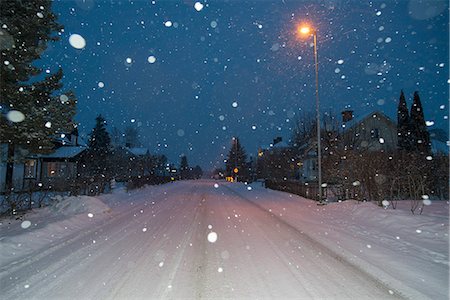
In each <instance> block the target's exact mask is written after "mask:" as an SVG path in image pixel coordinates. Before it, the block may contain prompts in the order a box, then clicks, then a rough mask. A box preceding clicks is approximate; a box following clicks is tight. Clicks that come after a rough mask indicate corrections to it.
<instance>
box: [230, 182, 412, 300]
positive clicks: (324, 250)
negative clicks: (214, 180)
mask: <svg viewBox="0 0 450 300" xmlns="http://www.w3.org/2000/svg"><path fill="white" fill-rule="evenodd" d="M222 186H223V187H224V188H226V189H227V190H228V191H230V192H231V193H232V194H234V195H236V196H237V198H240V199H242V200H244V201H245V202H246V203H248V204H250V205H251V206H253V207H255V208H257V209H258V210H259V211H260V212H263V213H264V214H266V215H267V216H270V217H271V218H273V219H274V220H276V221H277V222H278V223H279V224H280V227H281V226H282V227H284V228H285V229H286V230H288V231H290V232H292V234H294V235H296V236H297V237H298V238H299V239H305V240H306V241H308V242H309V243H310V244H311V245H314V247H316V248H317V251H318V252H320V253H324V254H327V255H328V256H329V257H331V258H333V259H335V260H336V261H338V262H339V263H341V264H342V265H343V266H345V267H346V268H348V269H351V270H353V271H354V272H355V273H356V274H359V275H360V276H361V278H366V280H367V282H374V283H375V286H376V287H377V288H379V289H380V291H383V292H385V294H386V298H394V299H395V298H398V299H406V297H405V296H404V295H403V294H402V293H400V292H399V291H398V290H396V289H395V288H393V287H391V286H389V285H388V284H387V283H385V282H383V281H382V280H381V279H379V278H377V277H374V276H373V275H372V274H370V273H368V272H367V271H365V270H364V269H362V268H360V267H359V266H358V265H355V264H354V263H352V262H350V261H348V260H347V259H346V258H345V257H343V256H341V255H339V254H338V253H336V252H334V251H333V250H332V249H330V248H328V247H326V246H325V245H323V244H322V243H320V242H319V241H317V240H315V239H314V238H313V237H311V236H310V235H308V234H306V233H305V232H302V231H300V230H299V229H297V228H296V227H295V226H293V225H291V224H290V223H288V222H287V221H286V220H284V219H282V218H281V217H279V216H277V215H275V214H274V213H272V212H269V211H267V210H266V209H265V208H264V207H262V206H261V205H259V204H257V203H255V202H254V201H252V200H250V199H248V198H246V197H245V196H243V195H242V194H240V193H238V192H237V191H235V190H233V189H232V188H230V187H229V186H227V185H222ZM266 238H267V236H266ZM267 239H270V238H267ZM389 290H391V291H393V292H394V295H390V294H388V293H387V291H389Z"/></svg>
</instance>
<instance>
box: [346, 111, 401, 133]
mask: <svg viewBox="0 0 450 300" xmlns="http://www.w3.org/2000/svg"><path fill="white" fill-rule="evenodd" d="M371 117H373V118H376V117H378V118H379V117H382V118H385V119H386V120H388V121H389V122H391V123H392V124H393V125H395V122H394V121H392V120H391V119H390V118H389V117H388V116H386V115H385V114H384V113H382V112H380V111H372V112H370V113H366V114H362V115H359V116H358V117H354V118H353V119H351V120H350V121H348V122H345V124H346V125H347V126H345V127H344V131H346V130H348V129H350V128H353V127H355V126H357V125H358V124H361V123H363V122H364V121H365V120H367V119H368V118H371Z"/></svg>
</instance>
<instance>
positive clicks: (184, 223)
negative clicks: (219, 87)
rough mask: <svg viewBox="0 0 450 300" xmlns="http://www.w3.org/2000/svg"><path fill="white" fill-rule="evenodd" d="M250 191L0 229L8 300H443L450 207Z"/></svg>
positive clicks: (84, 203) (95, 209)
mask: <svg viewBox="0 0 450 300" xmlns="http://www.w3.org/2000/svg"><path fill="white" fill-rule="evenodd" d="M408 205H409V202H405V203H401V204H399V208H398V209H396V210H392V209H387V210H384V209H382V208H379V207H377V206H375V205H373V204H371V203H357V202H353V201H346V202H342V203H333V204H329V205H326V206H317V205H316V204H315V202H313V201H311V200H307V199H304V198H301V197H298V196H295V195H290V194H287V193H281V192H277V191H272V190H267V189H264V188H262V187H261V186H258V185H257V184H254V185H249V186H246V185H244V184H230V183H225V182H222V181H207V180H205V181H188V182H176V183H171V184H167V185H162V186H152V187H146V188H143V189H140V190H136V191H132V192H130V193H126V192H125V191H123V190H121V189H119V190H117V191H114V193H112V194H108V195H102V196H100V197H95V198H94V197H78V198H67V199H65V200H63V201H61V202H60V203H58V204H56V205H54V206H53V207H49V208H44V209H39V210H34V211H33V212H30V213H28V214H27V215H26V216H25V217H24V219H23V220H10V219H2V220H1V221H0V222H1V223H0V233H1V235H0V248H1V251H0V283H1V287H2V288H1V290H2V298H5V299H29V298H37V299H48V298H53V299H63V298H64V299H67V298H72V299H94V298H95V299H106V298H107V299H153V298H158V299H159V298H169V299H178V298H205V299H212V298H214V299H216V298H237V299H241V298H247V299H250V298H251V299H255V298H275V299H286V298H296V299H305V298H334V299H350V298H351V299H363V298H371V299H374V298H375V299H380V298H382V299H384V298H412V299H427V298H428V299H448V291H449V288H448V285H449V273H448V272H449V253H448V242H449V240H448V202H445V201H440V202H432V203H431V205H429V206H426V207H425V209H424V212H423V214H422V215H412V214H411V212H410V211H409V210H408Z"/></svg>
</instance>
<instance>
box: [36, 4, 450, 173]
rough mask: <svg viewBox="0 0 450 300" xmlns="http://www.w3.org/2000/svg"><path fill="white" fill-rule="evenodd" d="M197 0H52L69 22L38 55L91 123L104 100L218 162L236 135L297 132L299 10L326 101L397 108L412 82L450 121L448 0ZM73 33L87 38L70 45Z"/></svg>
mask: <svg viewBox="0 0 450 300" xmlns="http://www.w3.org/2000/svg"><path fill="white" fill-rule="evenodd" d="M195 2H196V1H188V0H185V1H133V2H128V1H94V0H86V1H66V0H63V1H56V2H55V3H54V4H53V10H54V11H55V12H56V13H57V14H58V16H59V22H60V23H61V24H63V25H64V26H65V31H64V33H63V34H62V36H61V40H60V41H59V42H57V43H53V44H51V45H50V46H49V49H47V51H46V52H45V55H44V57H43V59H42V60H41V62H40V65H41V66H43V67H44V68H45V69H48V70H50V71H51V72H53V71H55V70H56V69H57V68H58V66H62V68H63V70H64V73H65V77H64V84H65V88H66V89H72V90H74V91H75V93H76V95H77V97H78V113H77V118H76V119H77V121H78V122H79V123H80V129H81V130H80V131H81V132H82V133H84V134H88V133H89V132H90V130H91V128H92V127H93V125H94V119H95V116H96V115H97V114H99V113H101V114H103V115H104V116H105V118H106V119H107V121H108V124H109V128H111V127H112V126H115V127H117V128H119V129H122V130H123V129H124V128H125V127H127V126H134V127H137V128H138V130H139V132H140V135H141V142H142V143H143V145H144V146H145V147H148V148H149V149H150V151H151V152H152V153H163V154H166V155H167V156H168V157H169V159H170V160H171V161H173V162H175V163H178V162H179V155H181V154H185V155H187V156H188V160H189V163H190V164H191V165H196V164H199V165H201V166H202V167H203V168H204V169H210V168H213V167H215V166H219V165H220V164H221V162H223V159H224V155H226V154H227V152H228V149H229V146H230V144H231V138H232V137H233V136H238V137H240V139H241V142H242V144H243V145H244V147H245V148H246V150H247V152H248V153H249V154H253V155H254V154H255V153H256V151H257V148H258V146H260V145H265V144H269V143H270V142H271V141H272V139H273V138H274V137H276V136H282V137H283V139H284V140H287V139H289V137H290V135H291V129H292V126H293V125H294V123H295V120H297V119H298V118H302V117H304V116H305V115H309V114H313V113H314V110H315V98H314V97H315V94H314V91H315V90H314V85H315V82H314V57H313V48H312V47H311V43H312V39H310V40H309V41H308V40H298V39H297V38H296V36H295V27H296V25H297V24H298V23H299V22H301V21H302V20H308V21H310V22H311V23H313V24H315V26H316V28H317V30H318V49H319V81H320V100H321V111H322V112H331V113H333V114H336V115H339V114H340V112H341V111H342V110H344V109H346V108H349V107H350V108H351V109H353V110H354V111H355V115H359V114H366V113H368V112H370V111H374V110H380V111H383V112H385V113H386V114H387V115H388V116H390V117H392V118H393V119H394V120H395V119H396V114H395V113H396V105H397V101H398V98H399V95H400V90H401V89H403V90H404V92H405V95H406V97H407V101H408V104H409V105H410V104H411V102H412V95H413V93H414V91H416V90H417V91H419V94H420V96H421V100H422V103H423V106H424V112H425V117H426V119H427V120H430V121H434V122H435V125H433V126H432V127H430V128H443V129H445V130H446V131H448V99H449V82H448V80H449V71H448V70H449V69H448V53H449V52H448V45H449V32H448V22H449V15H448V4H447V2H446V1H419V0H414V1H413V0H411V1H403V0H402V1H391V0H389V1H371V2H366V1H340V0H335V1H333V0H328V1H200V2H201V3H202V4H203V5H204V6H203V9H201V10H200V11H197V10H196V9H195V8H194V3H195ZM360 2H366V3H360ZM168 21H170V22H171V26H170V27H167V26H166V25H169V23H167V22H168ZM71 34H80V35H81V36H83V37H84V39H85V40H86V47H85V48H84V49H82V50H78V49H75V48H73V47H72V46H71V45H70V43H69V37H70V35H71ZM149 56H154V57H155V58H156V61H155V62H154V63H150V62H149V61H148V58H149ZM127 58H129V59H131V63H128V62H127ZM100 82H101V83H103V85H104V86H103V87H99V83H100ZM100 85H101V84H100Z"/></svg>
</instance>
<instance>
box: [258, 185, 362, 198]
mask: <svg viewBox="0 0 450 300" xmlns="http://www.w3.org/2000/svg"><path fill="white" fill-rule="evenodd" d="M265 185H266V187H267V188H269V189H272V190H278V191H282V192H288V193H291V194H295V195H299V196H302V197H305V198H308V199H313V200H318V199H319V189H318V185H317V183H301V182H299V181H273V180H266V181H265ZM322 195H323V198H324V200H325V199H327V200H329V201H338V200H345V199H355V200H363V197H362V192H361V187H360V186H352V187H344V186H342V185H328V186H327V187H322Z"/></svg>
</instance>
